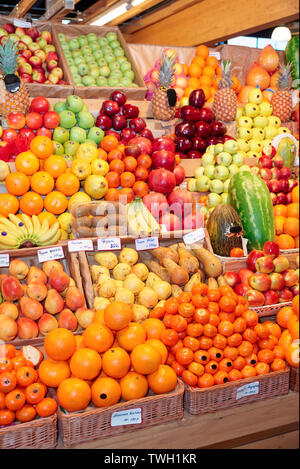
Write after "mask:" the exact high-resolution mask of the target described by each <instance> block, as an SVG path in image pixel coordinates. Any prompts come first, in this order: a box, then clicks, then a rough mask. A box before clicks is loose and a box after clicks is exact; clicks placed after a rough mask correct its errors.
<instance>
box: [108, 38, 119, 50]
mask: <svg viewBox="0 0 300 469" xmlns="http://www.w3.org/2000/svg"><path fill="white" fill-rule="evenodd" d="M109 45H110V47H111V48H112V49H116V47H121V44H120V42H119V41H118V40H115V41H110V43H109Z"/></svg>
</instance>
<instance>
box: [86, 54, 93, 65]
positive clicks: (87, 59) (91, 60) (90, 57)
mask: <svg viewBox="0 0 300 469" xmlns="http://www.w3.org/2000/svg"><path fill="white" fill-rule="evenodd" d="M84 60H85V63H86V64H88V63H89V62H94V60H95V58H94V56H93V54H86V55H85V56H84Z"/></svg>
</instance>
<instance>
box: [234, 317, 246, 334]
mask: <svg viewBox="0 0 300 469" xmlns="http://www.w3.org/2000/svg"><path fill="white" fill-rule="evenodd" d="M246 328H247V323H246V321H245V319H244V318H243V317H238V318H236V319H235V321H234V323H233V330H234V332H236V333H242V332H244V331H245V330H246Z"/></svg>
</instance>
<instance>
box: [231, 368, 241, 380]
mask: <svg viewBox="0 0 300 469" xmlns="http://www.w3.org/2000/svg"><path fill="white" fill-rule="evenodd" d="M240 379H242V373H241V372H240V371H239V370H237V369H236V368H233V369H232V370H230V371H229V373H228V380H229V381H238V380H240Z"/></svg>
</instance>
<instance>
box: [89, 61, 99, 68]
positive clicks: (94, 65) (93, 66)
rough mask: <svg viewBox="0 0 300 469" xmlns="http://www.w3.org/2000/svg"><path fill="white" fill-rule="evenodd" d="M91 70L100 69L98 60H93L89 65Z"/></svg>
mask: <svg viewBox="0 0 300 469" xmlns="http://www.w3.org/2000/svg"><path fill="white" fill-rule="evenodd" d="M87 66H88V68H89V70H91V69H92V68H99V65H98V64H97V62H96V60H91V61H90V62H89V63H88V64H87Z"/></svg>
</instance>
